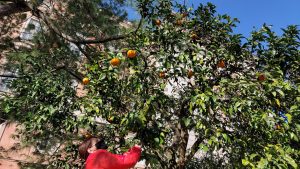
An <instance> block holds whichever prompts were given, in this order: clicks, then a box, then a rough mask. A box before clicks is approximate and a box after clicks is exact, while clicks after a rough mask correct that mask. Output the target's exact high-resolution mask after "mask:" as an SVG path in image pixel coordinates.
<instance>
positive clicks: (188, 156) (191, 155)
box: [186, 137, 203, 161]
mask: <svg viewBox="0 0 300 169" xmlns="http://www.w3.org/2000/svg"><path fill="white" fill-rule="evenodd" d="M202 141H203V138H202V137H200V138H198V139H197V140H196V142H195V143H194V144H193V146H192V147H191V152H190V153H189V154H188V155H187V156H186V160H187V161H190V160H191V159H192V158H193V157H194V156H195V154H196V152H197V151H198V150H199V146H200V144H201V143H202Z"/></svg>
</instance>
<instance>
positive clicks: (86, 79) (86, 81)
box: [82, 77, 90, 85]
mask: <svg viewBox="0 0 300 169" xmlns="http://www.w3.org/2000/svg"><path fill="white" fill-rule="evenodd" d="M82 83H83V84H84V85H87V84H89V83H90V79H89V78H87V77H85V78H83V79H82Z"/></svg>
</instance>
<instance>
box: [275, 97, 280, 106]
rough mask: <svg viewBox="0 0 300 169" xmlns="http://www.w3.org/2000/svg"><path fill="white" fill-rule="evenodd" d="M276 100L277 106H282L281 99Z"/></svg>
mask: <svg viewBox="0 0 300 169" xmlns="http://www.w3.org/2000/svg"><path fill="white" fill-rule="evenodd" d="M275 102H276V104H277V106H279V107H280V101H279V100H278V99H275Z"/></svg>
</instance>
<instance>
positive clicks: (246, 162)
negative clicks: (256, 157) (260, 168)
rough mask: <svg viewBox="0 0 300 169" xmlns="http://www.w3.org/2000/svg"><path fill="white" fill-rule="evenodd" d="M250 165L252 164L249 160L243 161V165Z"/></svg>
mask: <svg viewBox="0 0 300 169" xmlns="http://www.w3.org/2000/svg"><path fill="white" fill-rule="evenodd" d="M249 163H250V162H249V161H248V160H246V159H242V164H243V165H244V166H247V165H248V164H249Z"/></svg>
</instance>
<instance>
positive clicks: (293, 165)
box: [283, 155, 298, 168]
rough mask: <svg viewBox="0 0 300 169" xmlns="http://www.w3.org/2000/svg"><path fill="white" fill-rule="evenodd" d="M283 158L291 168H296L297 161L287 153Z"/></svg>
mask: <svg viewBox="0 0 300 169" xmlns="http://www.w3.org/2000/svg"><path fill="white" fill-rule="evenodd" d="M283 158H284V160H285V161H287V162H288V163H289V164H290V165H291V166H292V167H293V168H298V165H297V163H296V162H295V160H294V159H293V158H292V157H290V156H289V155H285V156H284V157H283Z"/></svg>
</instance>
